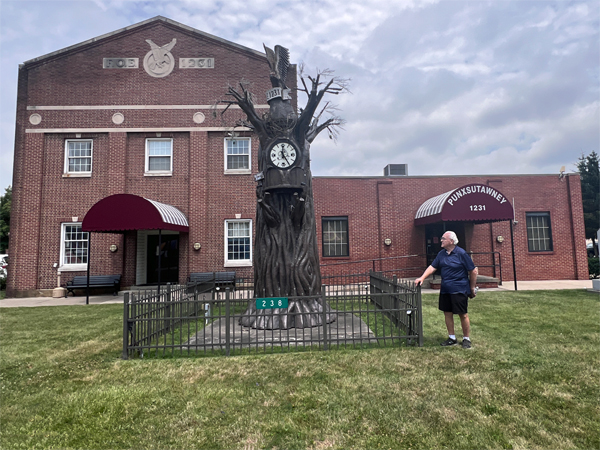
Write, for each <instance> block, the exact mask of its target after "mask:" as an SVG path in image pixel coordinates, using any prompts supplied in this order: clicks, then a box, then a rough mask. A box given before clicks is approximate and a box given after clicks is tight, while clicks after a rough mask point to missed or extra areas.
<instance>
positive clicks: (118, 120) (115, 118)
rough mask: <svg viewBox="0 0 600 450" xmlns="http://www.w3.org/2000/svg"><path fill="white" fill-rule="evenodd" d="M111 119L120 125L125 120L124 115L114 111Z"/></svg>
mask: <svg viewBox="0 0 600 450" xmlns="http://www.w3.org/2000/svg"><path fill="white" fill-rule="evenodd" d="M112 121H113V123H114V124H116V125H121V124H122V123H123V122H124V121H125V116H124V115H123V114H121V113H114V114H113V116H112Z"/></svg>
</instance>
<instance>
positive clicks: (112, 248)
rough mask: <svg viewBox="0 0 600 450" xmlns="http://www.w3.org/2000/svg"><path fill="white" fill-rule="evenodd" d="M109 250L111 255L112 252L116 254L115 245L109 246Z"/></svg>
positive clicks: (117, 248) (116, 248)
mask: <svg viewBox="0 0 600 450" xmlns="http://www.w3.org/2000/svg"><path fill="white" fill-rule="evenodd" d="M109 250H110V251H111V252H112V253H114V252H116V251H117V250H119V247H117V245H116V244H113V245H111V246H110V247H109Z"/></svg>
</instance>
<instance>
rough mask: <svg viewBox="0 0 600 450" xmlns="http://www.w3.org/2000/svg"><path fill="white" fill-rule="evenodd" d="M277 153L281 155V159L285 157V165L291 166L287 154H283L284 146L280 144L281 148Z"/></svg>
mask: <svg viewBox="0 0 600 450" xmlns="http://www.w3.org/2000/svg"><path fill="white" fill-rule="evenodd" d="M279 153H281V156H282V157H283V159H285V162H286V163H287V165H288V166H291V164H290V161H289V160H288V159H287V156H285V148H284V146H283V144H281V150H280V151H279Z"/></svg>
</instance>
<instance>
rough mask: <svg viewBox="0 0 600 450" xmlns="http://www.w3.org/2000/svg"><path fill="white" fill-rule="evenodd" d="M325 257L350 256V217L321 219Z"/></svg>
mask: <svg viewBox="0 0 600 450" xmlns="http://www.w3.org/2000/svg"><path fill="white" fill-rule="evenodd" d="M321 225H322V230H323V233H322V235H323V256H324V257H331V256H349V255H350V253H349V249H348V247H349V246H348V217H323V218H321Z"/></svg>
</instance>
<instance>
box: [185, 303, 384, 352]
mask: <svg viewBox="0 0 600 450" xmlns="http://www.w3.org/2000/svg"><path fill="white" fill-rule="evenodd" d="M226 326H227V323H226V320H225V319H219V320H217V321H215V322H213V323H212V324H210V325H208V326H207V327H206V328H204V329H203V330H202V331H199V332H198V333H196V336H194V337H193V338H192V339H190V340H189V341H188V342H187V343H186V344H185V347H184V349H186V350H187V349H188V348H189V349H190V350H194V349H195V348H197V349H198V350H200V351H202V350H225V348H226V340H227V336H226ZM324 341H325V340H324V339H323V327H322V326H319V327H312V328H290V329H287V330H279V329H276V330H257V329H254V328H249V327H244V326H241V325H239V324H238V323H237V320H236V319H234V318H231V319H230V322H229V343H230V344H229V345H230V348H231V349H244V348H245V349H247V348H256V347H258V348H264V347H288V346H289V347H310V346H311V345H323V343H324ZM377 342H378V341H377V338H376V337H375V334H374V333H373V331H371V329H370V328H369V327H368V326H367V324H366V323H365V322H363V321H362V320H361V319H360V318H359V317H357V316H355V315H354V314H350V313H340V312H338V313H337V318H336V321H335V322H333V323H332V324H328V325H327V345H341V344H345V345H352V344H356V345H360V344H377Z"/></svg>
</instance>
